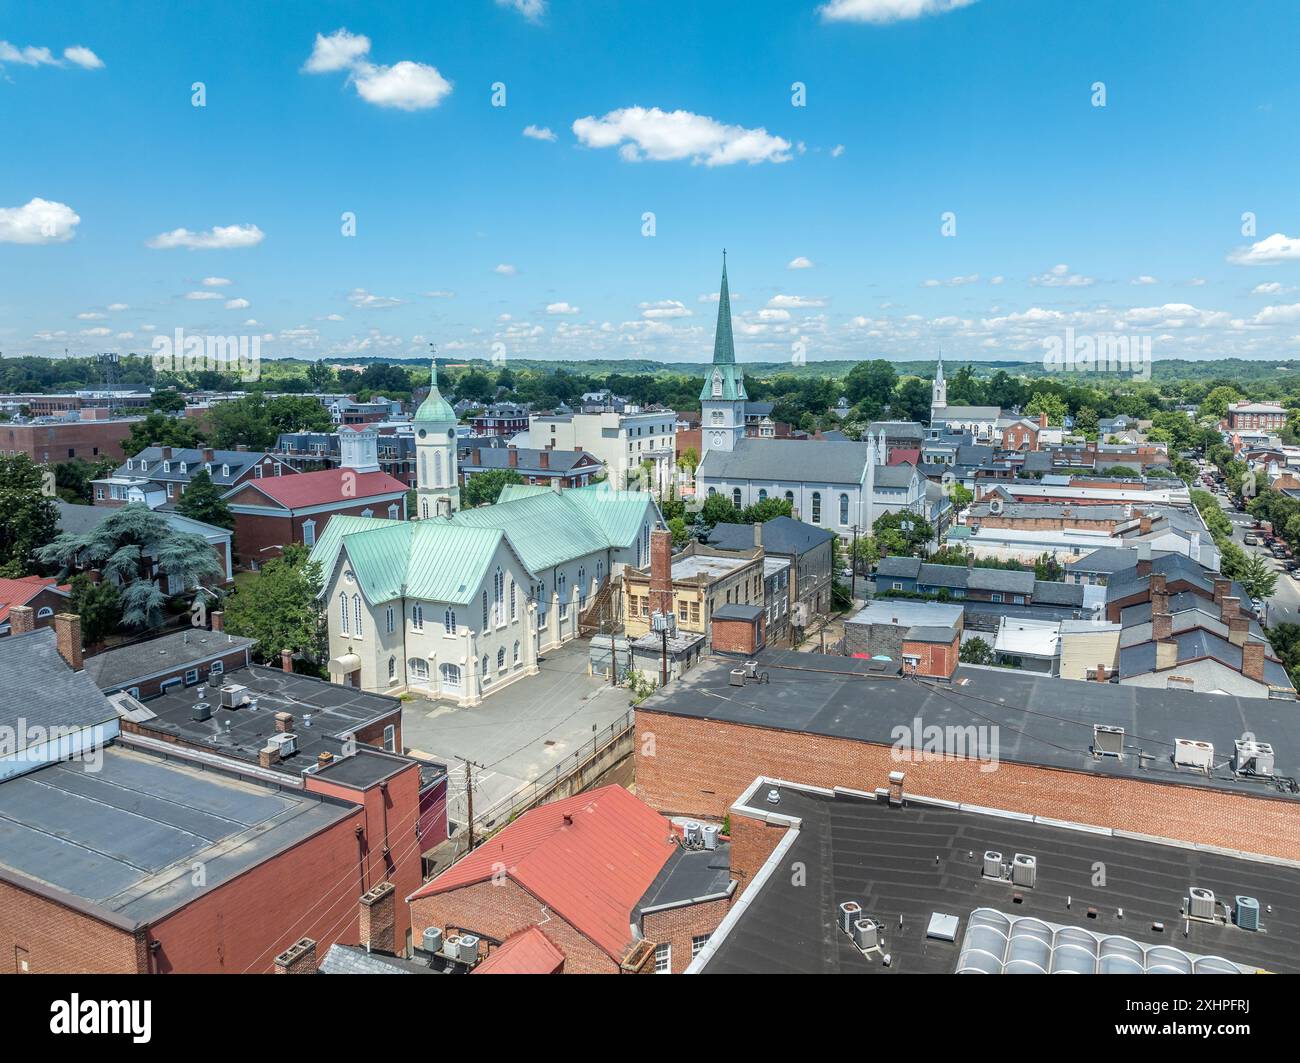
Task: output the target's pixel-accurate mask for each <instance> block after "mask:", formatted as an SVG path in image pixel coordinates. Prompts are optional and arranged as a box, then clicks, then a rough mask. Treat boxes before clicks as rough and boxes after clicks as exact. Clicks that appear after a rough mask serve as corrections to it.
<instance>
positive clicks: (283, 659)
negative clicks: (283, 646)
mask: <svg viewBox="0 0 1300 1063" xmlns="http://www.w3.org/2000/svg"><path fill="white" fill-rule="evenodd" d="M280 670H281V671H284V672H289V673H290V674H292V673H293V650H281V651H280Z"/></svg>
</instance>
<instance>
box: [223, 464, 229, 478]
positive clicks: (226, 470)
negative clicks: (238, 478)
mask: <svg viewBox="0 0 1300 1063" xmlns="http://www.w3.org/2000/svg"><path fill="white" fill-rule="evenodd" d="M221 475H222V476H229V475H230V466H229V465H223V466H221Z"/></svg>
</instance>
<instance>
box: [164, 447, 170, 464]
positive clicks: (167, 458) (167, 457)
mask: <svg viewBox="0 0 1300 1063" xmlns="http://www.w3.org/2000/svg"><path fill="white" fill-rule="evenodd" d="M162 456H163V461H171V460H172V448H171V447H163V448H162Z"/></svg>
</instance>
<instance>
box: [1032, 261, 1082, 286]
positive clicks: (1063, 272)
mask: <svg viewBox="0 0 1300 1063" xmlns="http://www.w3.org/2000/svg"><path fill="white" fill-rule="evenodd" d="M1029 283H1030V284H1033V285H1035V286H1036V287H1041V288H1088V287H1091V286H1092V285H1093V284H1095V283H1096V281H1095V280H1094V279H1093V278H1092V277H1084V276H1082V275H1080V274H1078V273H1071V272H1070V267H1069V266H1066V265H1060V266H1053V267H1052V268H1051V269H1049V270H1048V271H1047V272H1046V273H1040V274H1039V275H1038V276H1036V277H1030V278H1029Z"/></svg>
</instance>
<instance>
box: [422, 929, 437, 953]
mask: <svg viewBox="0 0 1300 1063" xmlns="http://www.w3.org/2000/svg"><path fill="white" fill-rule="evenodd" d="M422 940H423V942H424V946H423V947H424V951H425V952H440V951H441V950H442V929H441V928H440V927H436V926H430V927H426V928H425V931H424V937H423V939H422Z"/></svg>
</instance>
